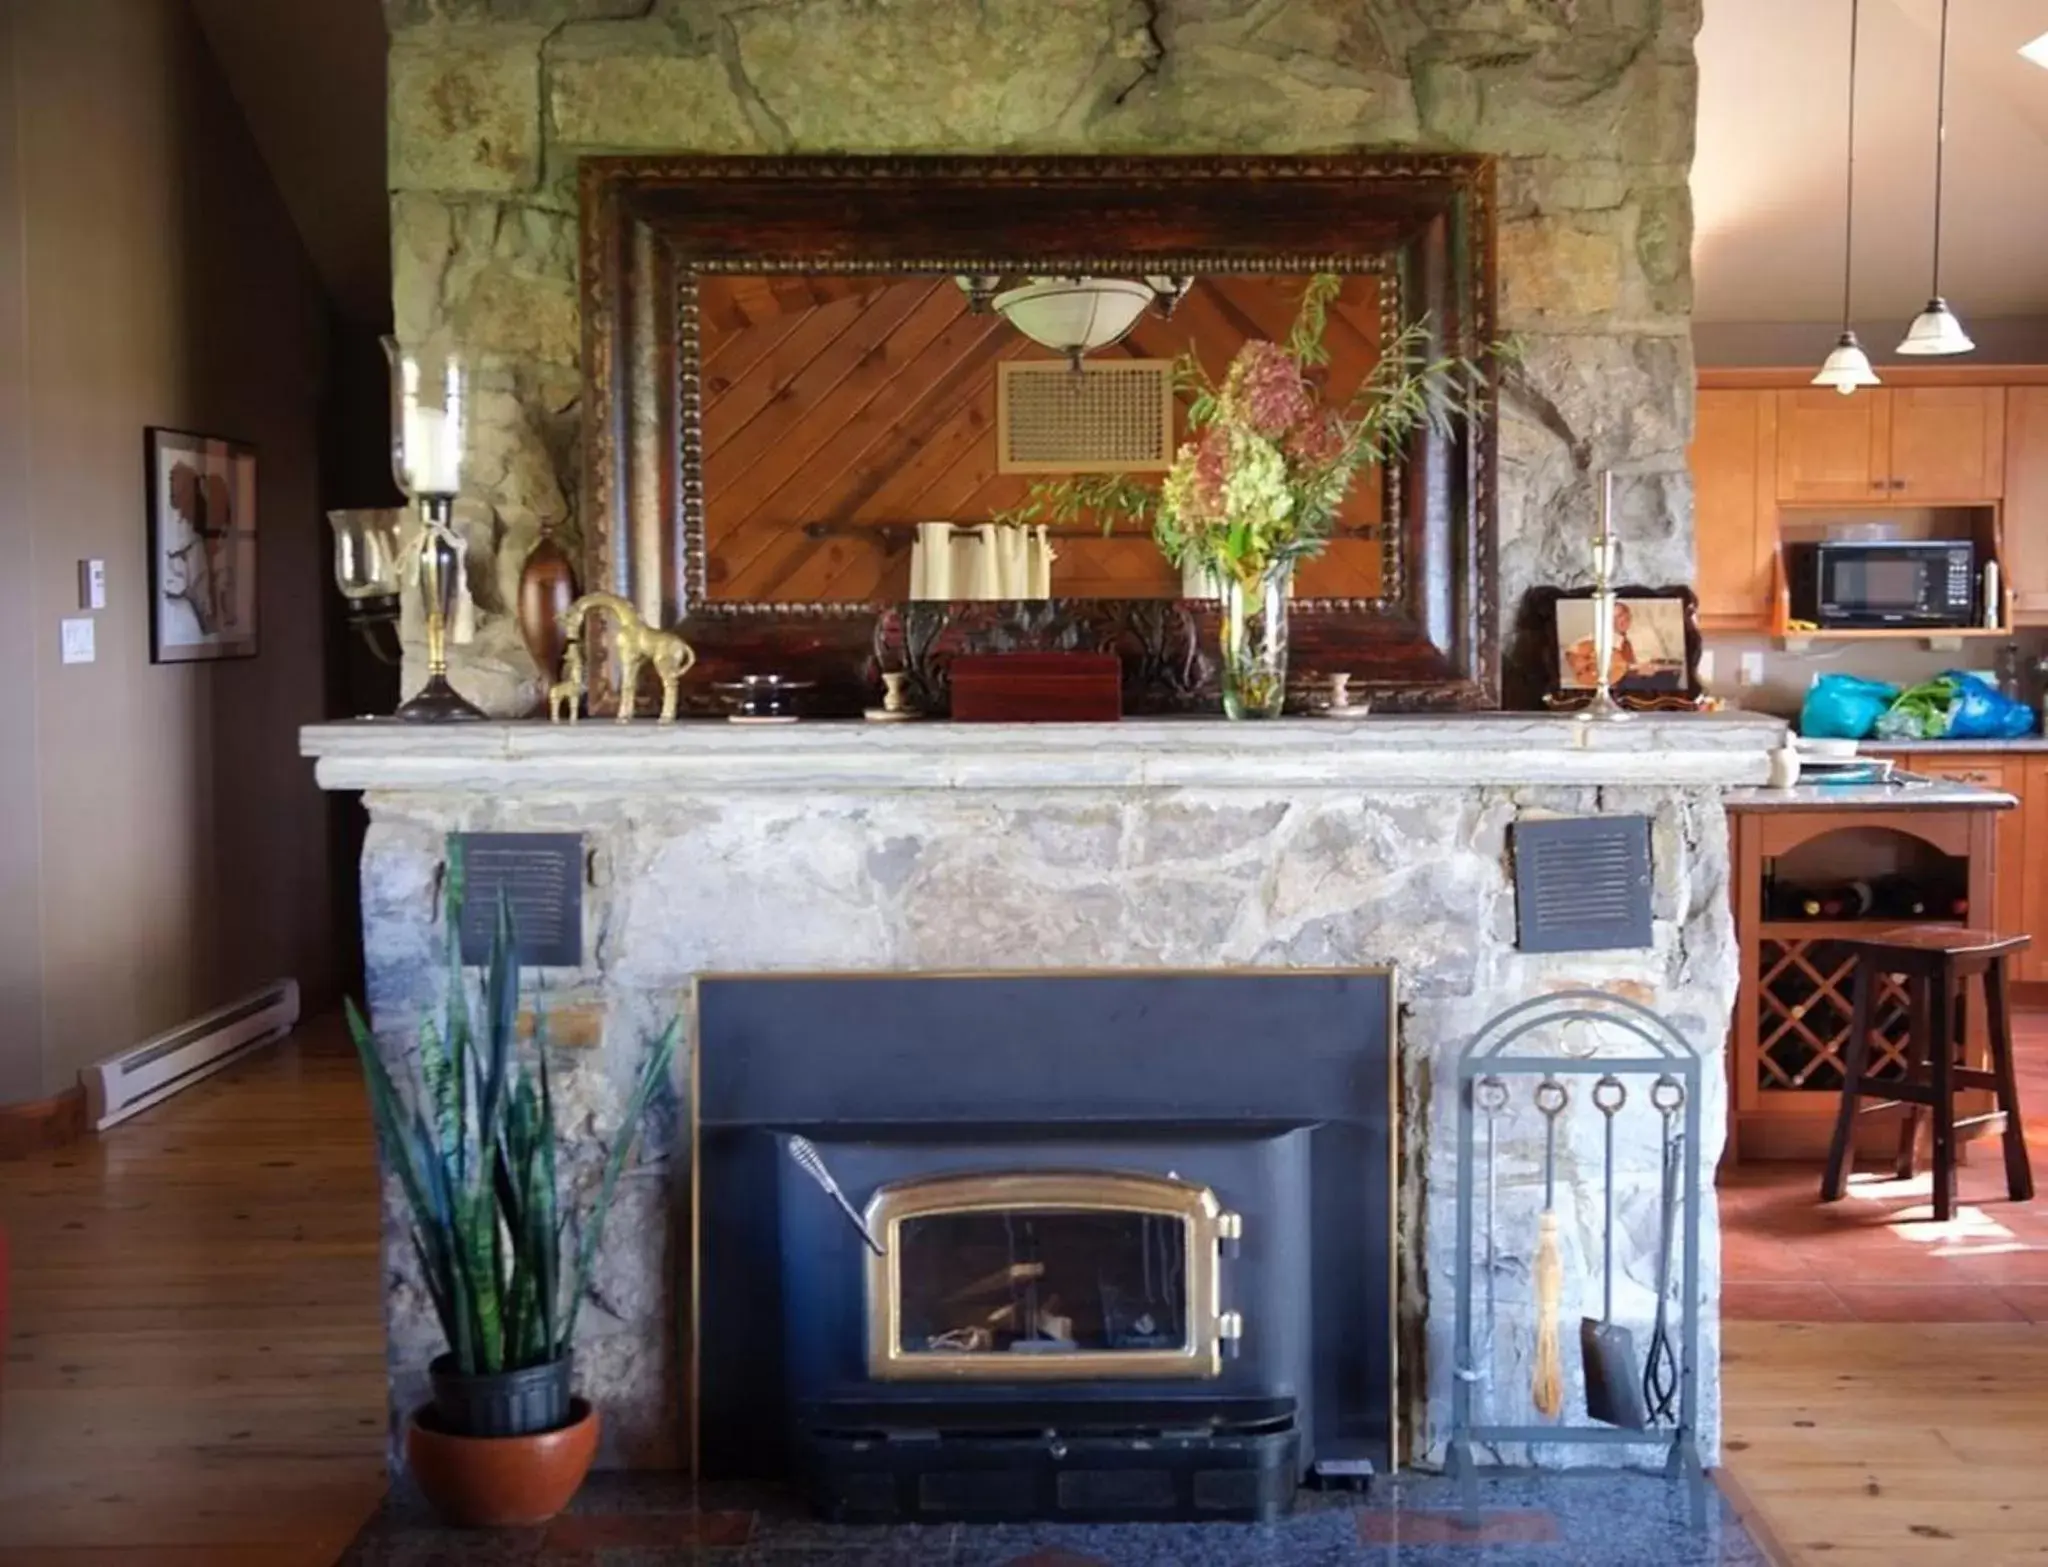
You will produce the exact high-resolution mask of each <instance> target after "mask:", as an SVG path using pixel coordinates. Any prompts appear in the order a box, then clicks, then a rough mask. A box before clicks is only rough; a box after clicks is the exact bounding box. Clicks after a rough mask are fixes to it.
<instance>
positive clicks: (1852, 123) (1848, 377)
mask: <svg viewBox="0 0 2048 1567" xmlns="http://www.w3.org/2000/svg"><path fill="white" fill-rule="evenodd" d="M1862 9H1863V0H1849V160H1848V166H1849V178H1848V193H1847V195H1846V196H1845V198H1844V200H1843V204H1842V208H1843V216H1842V335H1841V336H1840V337H1839V338H1837V339H1836V340H1835V350H1834V352H1833V353H1831V354H1829V355H1828V356H1827V358H1826V359H1824V360H1823V361H1821V367H1820V371H1819V373H1818V374H1816V375H1815V376H1814V378H1813V384H1814V385H1815V386H1832V387H1833V388H1834V389H1835V390H1836V391H1838V392H1840V393H1841V394H1842V395H1843V396H1844V397H1847V396H1848V395H1849V394H1850V393H1851V392H1853V391H1855V390H1856V388H1857V387H1859V386H1875V385H1877V372H1876V371H1875V370H1873V369H1871V368H1870V356H1869V355H1868V354H1866V353H1865V352H1864V351H1863V345H1862V344H1861V343H1859V342H1857V341H1856V332H1855V329H1854V328H1853V327H1851V326H1850V325H1849V283H1850V279H1851V277H1852V275H1853V274H1852V270H1851V263H1852V262H1853V261H1854V259H1855V254H1856V33H1857V24H1858V22H1859V20H1860V19H1861V12H1862Z"/></svg>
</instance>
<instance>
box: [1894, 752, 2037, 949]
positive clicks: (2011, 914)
mask: <svg viewBox="0 0 2048 1567" xmlns="http://www.w3.org/2000/svg"><path fill="white" fill-rule="evenodd" d="M2042 761H2048V758H2040V757H2031V756H2024V755H2021V756H2013V755H2008V754H2004V753H2001V752H1997V751H1977V752H1973V753H1961V754H1956V753H1950V752H1940V753H1937V754H1929V753H1928V752H1925V751H1914V752H1909V753H1907V754H1905V755H1903V756H1900V757H1899V758H1898V764H1899V766H1901V767H1903V768H1905V769H1906V770H1907V771H1908V772H1913V773H1918V774H1920V775H1921V776H1922V777H1923V778H1946V779H1948V780H1949V781H1950V782H1952V783H1962V784H1974V785H1976V786H1977V787H1978V788H1980V789H2002V790H2004V791H2005V792H2006V793H2007V794H2010V795H2015V796H2017V797H2018V798H2019V801H2020V805H2019V809H2017V810H2012V811H2000V812H1999V813H1998V814H1997V815H1996V816H1995V817H1993V818H1992V829H1991V836H1992V871H1991V877H1992V894H1991V907H1990V909H1988V910H1984V909H1972V910H1971V911H1970V923H1971V924H1972V925H1977V926H1983V927H1995V928H1997V929H1998V930H2001V931H2026V930H2033V929H2035V928H2037V927H2036V926H2035V925H2032V924H2030V923H2028V919H2029V911H2028V909H2027V907H2026V903H2027V892H2028V889H2027V876H2026V808H2027V807H2026V801H2027V794H2026V779H2025V776H2024V774H2025V771H2026V768H2027V764H2028V763H2029V762H2034V763H2039V762H2042ZM2043 803H2044V804H2048V799H2044V802H2043ZM2044 825H2048V824H2044ZM2037 841H2038V840H2037ZM2038 928H2039V930H2040V931H2041V934H2042V937H2043V939H2048V922H2043V923H2041V924H2040V925H2039V926H2038ZM2024 970H2025V965H2024V963H2023V964H2021V966H2020V968H2019V969H2018V970H2016V971H2015V972H2014V974H2013V978H2015V979H2025V978H2027V977H2028V976H2027V975H2026V973H2025V972H2024Z"/></svg>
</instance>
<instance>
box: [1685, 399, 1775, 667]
mask: <svg viewBox="0 0 2048 1567" xmlns="http://www.w3.org/2000/svg"><path fill="white" fill-rule="evenodd" d="M1696 409H1697V412H1696V416H1695V420H1694V425H1693V438H1692V446H1691V448H1690V449H1689V450H1688V451H1687V453H1686V459H1687V461H1688V462H1689V463H1690V465H1691V467H1692V491H1693V543H1694V550H1695V559H1696V560H1697V562H1698V565H1697V568H1696V570H1695V572H1694V579H1693V586H1694V590H1695V591H1696V592H1697V593H1698V594H1699V609H1700V624H1701V625H1702V626H1704V627H1706V628H1707V629H1709V630H1724V631H1727V630H1737V629H1743V628H1759V629H1761V628H1764V627H1768V626H1769V625H1770V622H1771V587H1772V572H1771V556H1772V553H1773V551H1774V550H1775V549H1776V548H1777V537H1778V500H1777V493H1776V486H1777V474H1778V396H1777V394H1776V393H1775V392H1767V391H1702V392H1701V393H1700V394H1699V399H1698V402H1697V404H1696Z"/></svg>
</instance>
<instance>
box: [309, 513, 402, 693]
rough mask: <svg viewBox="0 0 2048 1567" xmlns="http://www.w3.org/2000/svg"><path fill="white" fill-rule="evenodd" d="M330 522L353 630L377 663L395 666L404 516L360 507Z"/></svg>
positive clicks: (336, 515)
mask: <svg viewBox="0 0 2048 1567" xmlns="http://www.w3.org/2000/svg"><path fill="white" fill-rule="evenodd" d="M327 523H328V526H329V527H331V528H332V529H333V530H334V585H335V586H336V587H338V588H339V589H341V597H342V602H343V603H344V605H346V612H347V617H348V625H349V629H350V630H352V631H354V632H355V634H356V635H357V636H358V637H360V638H362V641H363V645H364V646H365V647H367V648H368V649H369V650H370V653H371V656H372V657H374V658H375V659H376V660H377V662H378V663H380V664H396V663H398V662H399V660H400V656H401V650H400V648H399V646H398V611H399V602H398V596H399V589H400V587H401V586H402V578H401V576H400V573H401V571H402V570H403V568H404V561H405V544H404V539H403V535H404V525H405V513H404V512H403V511H402V510H401V509H399V508H398V507H395V506H378V507H358V508H354V509H350V510H345V511H330V512H329V513H328V514H327ZM387 649H388V650H387Z"/></svg>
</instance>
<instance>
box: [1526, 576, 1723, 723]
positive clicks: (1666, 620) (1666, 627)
mask: <svg viewBox="0 0 2048 1567" xmlns="http://www.w3.org/2000/svg"><path fill="white" fill-rule="evenodd" d="M1531 599H1532V604H1533V607H1534V608H1535V609H1536V611H1537V614H1538V617H1539V621H1540V623H1541V624H1542V625H1543V626H1544V627H1545V630H1544V632H1543V637H1544V641H1545V645H1546V647H1547V648H1548V650H1549V658H1550V665H1549V667H1550V669H1551V672H1552V674H1551V688H1550V691H1549V693H1548V694H1547V695H1546V696H1545V698H1544V705H1545V706H1546V707H1549V708H1551V709H1553V710H1555V711H1561V712H1569V711H1571V710H1573V709H1575V708H1578V707H1582V706H1584V705H1585V704H1586V703H1587V702H1589V701H1591V700H1592V696H1593V689H1594V684H1595V676H1596V673H1597V670H1596V658H1595V654H1594V650H1593V631H1594V615H1593V590H1592V589H1591V588H1540V589H1538V590H1536V592H1535V593H1533V594H1532V595H1531ZM1614 616H1615V635H1614V643H1613V649H1612V652H1611V653H1610V655H1609V656H1610V659H1611V662H1610V665H1609V670H1608V674H1609V680H1610V689H1611V690H1612V693H1613V696H1614V699H1615V700H1616V701H1617V702H1619V703H1620V704H1621V705H1622V706H1624V707H1628V708H1632V709H1634V710H1636V711H1638V712H1690V711H1692V710H1693V709H1695V708H1697V707H1698V706H1699V705H1700V701H1701V699H1702V698H1703V697H1704V695H1705V691H1704V689H1703V688H1702V686H1701V685H1700V651H1701V647H1702V643H1701V639H1700V622H1699V599H1698V598H1697V597H1696V596H1695V595H1694V593H1693V591H1692V589H1690V588H1688V587H1683V586H1672V587H1658V588H1650V587H1642V586H1636V585H1631V586H1628V587H1618V588H1616V589H1615V590H1614Z"/></svg>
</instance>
